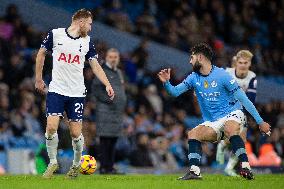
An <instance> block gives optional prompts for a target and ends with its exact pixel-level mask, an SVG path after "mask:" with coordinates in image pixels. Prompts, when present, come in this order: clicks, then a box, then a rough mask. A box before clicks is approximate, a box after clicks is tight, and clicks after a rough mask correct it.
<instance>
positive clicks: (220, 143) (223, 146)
mask: <svg viewBox="0 0 284 189" xmlns="http://www.w3.org/2000/svg"><path fill="white" fill-rule="evenodd" d="M218 145H219V146H220V148H221V150H225V148H226V147H227V146H228V144H227V143H225V141H224V140H221V141H220V142H219V144H218Z"/></svg>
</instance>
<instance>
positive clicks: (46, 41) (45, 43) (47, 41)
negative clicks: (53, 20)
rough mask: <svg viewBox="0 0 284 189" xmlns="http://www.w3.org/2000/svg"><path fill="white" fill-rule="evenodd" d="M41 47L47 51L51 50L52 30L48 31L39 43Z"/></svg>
mask: <svg viewBox="0 0 284 189" xmlns="http://www.w3.org/2000/svg"><path fill="white" fill-rule="evenodd" d="M40 47H41V48H45V49H46V50H48V51H52V48H53V33H52V31H50V32H48V34H47V36H46V37H45V38H44V40H43V41H42V43H41V46H40Z"/></svg>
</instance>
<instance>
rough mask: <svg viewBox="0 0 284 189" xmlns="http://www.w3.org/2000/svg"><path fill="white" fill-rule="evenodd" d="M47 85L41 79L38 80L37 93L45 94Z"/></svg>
mask: <svg viewBox="0 0 284 189" xmlns="http://www.w3.org/2000/svg"><path fill="white" fill-rule="evenodd" d="M45 87H46V85H45V83H44V81H43V80H42V79H41V80H36V82H35V89H36V91H38V92H39V93H40V94H45Z"/></svg>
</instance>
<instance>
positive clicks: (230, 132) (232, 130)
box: [224, 127, 240, 138]
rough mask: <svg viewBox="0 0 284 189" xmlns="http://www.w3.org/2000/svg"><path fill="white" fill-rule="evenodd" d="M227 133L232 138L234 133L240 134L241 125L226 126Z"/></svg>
mask: <svg viewBox="0 0 284 189" xmlns="http://www.w3.org/2000/svg"><path fill="white" fill-rule="evenodd" d="M224 132H225V135H226V136H227V137H228V138H230V137H231V136H233V135H239V134H240V128H239V127H225V128H224Z"/></svg>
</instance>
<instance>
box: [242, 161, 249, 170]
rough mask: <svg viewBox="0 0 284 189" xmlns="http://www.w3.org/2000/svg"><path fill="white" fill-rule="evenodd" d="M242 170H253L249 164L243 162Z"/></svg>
mask: <svg viewBox="0 0 284 189" xmlns="http://www.w3.org/2000/svg"><path fill="white" fill-rule="evenodd" d="M242 168H248V169H249V170H251V168H250V165H249V162H242Z"/></svg>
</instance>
